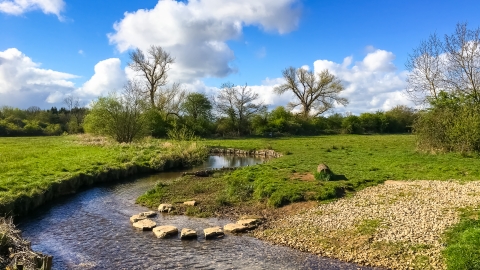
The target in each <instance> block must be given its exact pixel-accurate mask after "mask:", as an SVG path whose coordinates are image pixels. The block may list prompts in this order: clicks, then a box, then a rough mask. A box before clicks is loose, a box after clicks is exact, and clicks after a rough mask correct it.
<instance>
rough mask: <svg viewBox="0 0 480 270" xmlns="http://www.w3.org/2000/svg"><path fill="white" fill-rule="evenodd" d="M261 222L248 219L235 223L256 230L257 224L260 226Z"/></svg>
mask: <svg viewBox="0 0 480 270" xmlns="http://www.w3.org/2000/svg"><path fill="white" fill-rule="evenodd" d="M260 223H261V221H260V220H259V219H255V218H249V219H241V220H239V221H237V224H240V225H243V226H246V227H248V228H249V229H253V228H256V227H257V225H258V224H260Z"/></svg>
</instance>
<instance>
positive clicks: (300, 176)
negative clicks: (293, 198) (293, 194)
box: [290, 173, 315, 181]
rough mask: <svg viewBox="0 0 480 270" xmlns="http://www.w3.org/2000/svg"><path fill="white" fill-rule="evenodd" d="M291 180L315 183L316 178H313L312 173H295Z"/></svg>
mask: <svg viewBox="0 0 480 270" xmlns="http://www.w3.org/2000/svg"><path fill="white" fill-rule="evenodd" d="M290 179H292V180H300V181H315V176H313V174H311V173H294V174H292V176H291V177H290Z"/></svg>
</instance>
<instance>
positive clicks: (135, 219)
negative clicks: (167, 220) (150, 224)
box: [130, 215, 147, 223]
mask: <svg viewBox="0 0 480 270" xmlns="http://www.w3.org/2000/svg"><path fill="white" fill-rule="evenodd" d="M146 218H147V217H146V216H142V215H133V216H131V217H130V222H132V223H135V222H138V221H140V220H144V219H146Z"/></svg>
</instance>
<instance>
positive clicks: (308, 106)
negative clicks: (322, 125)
mask: <svg viewBox="0 0 480 270" xmlns="http://www.w3.org/2000/svg"><path fill="white" fill-rule="evenodd" d="M282 73H283V78H284V79H285V81H286V82H285V83H284V84H282V85H279V86H277V87H275V88H274V91H275V92H276V93H277V94H280V95H281V94H283V93H285V92H288V91H291V92H292V93H293V94H294V95H295V97H296V98H297V101H292V102H290V103H289V104H288V106H287V107H288V108H289V109H290V110H293V109H294V108H296V107H299V106H300V107H301V112H300V114H301V116H303V117H304V118H308V117H309V116H310V114H312V113H313V116H317V115H320V114H322V113H324V112H326V111H328V110H330V109H332V108H333V107H334V104H335V103H337V104H341V105H343V106H345V105H347V104H348V100H347V99H346V98H343V97H339V93H340V92H341V91H343V89H344V87H343V85H342V83H341V81H340V80H339V79H338V78H337V77H336V76H335V75H333V74H331V73H330V72H329V71H328V70H327V69H325V70H323V71H321V72H319V73H316V74H315V73H314V72H313V71H308V70H306V69H303V68H299V69H295V68H294V67H289V68H286V69H284V70H283V72H282Z"/></svg>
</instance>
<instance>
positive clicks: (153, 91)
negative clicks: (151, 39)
mask: <svg viewBox="0 0 480 270" xmlns="http://www.w3.org/2000/svg"><path fill="white" fill-rule="evenodd" d="M130 60H131V62H130V63H129V64H128V66H129V67H130V68H131V69H132V70H134V71H136V72H139V73H140V74H141V75H142V76H143V77H144V79H145V80H146V84H145V86H146V87H145V89H144V90H143V93H144V94H146V95H147V96H148V99H149V101H150V105H151V106H152V107H153V108H158V106H159V104H157V103H156V101H157V98H156V96H157V91H158V90H159V88H160V87H163V86H165V85H166V84H167V82H168V80H167V79H168V75H167V72H168V71H169V70H170V65H171V64H173V63H174V62H175V59H174V58H173V57H172V56H171V55H170V53H168V52H166V51H164V50H163V49H162V47H160V46H155V45H152V46H150V48H149V49H148V50H147V54H146V55H145V54H144V53H143V52H142V50H140V49H137V50H135V51H134V52H132V53H130Z"/></svg>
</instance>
